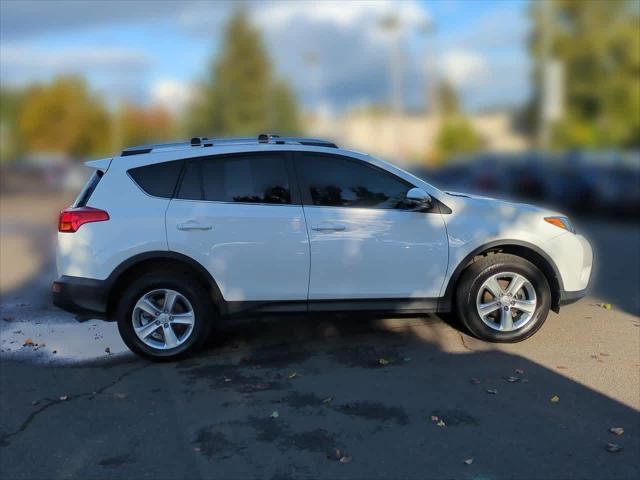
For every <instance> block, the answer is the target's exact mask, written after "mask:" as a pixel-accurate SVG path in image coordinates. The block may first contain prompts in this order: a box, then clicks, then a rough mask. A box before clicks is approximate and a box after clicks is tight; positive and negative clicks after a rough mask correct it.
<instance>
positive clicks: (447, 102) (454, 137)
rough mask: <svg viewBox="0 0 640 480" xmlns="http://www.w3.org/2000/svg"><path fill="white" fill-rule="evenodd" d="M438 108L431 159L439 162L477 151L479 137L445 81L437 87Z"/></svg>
mask: <svg viewBox="0 0 640 480" xmlns="http://www.w3.org/2000/svg"><path fill="white" fill-rule="evenodd" d="M438 108H439V113H440V119H441V125H440V130H439V131H438V135H437V136H436V145H435V152H434V156H433V159H432V160H433V161H435V163H438V164H441V163H443V162H445V161H446V160H448V159H449V158H451V157H453V156H455V155H460V154H464V153H472V152H475V151H477V150H478V148H479V147H480V137H479V136H478V135H477V133H476V132H475V130H474V129H473V126H472V125H471V122H469V120H468V119H467V118H466V117H465V116H464V115H463V114H462V112H461V111H460V102H459V100H458V94H457V93H456V91H455V89H454V88H453V86H452V85H451V84H449V83H447V82H443V83H442V84H441V85H440V86H439V87H438Z"/></svg>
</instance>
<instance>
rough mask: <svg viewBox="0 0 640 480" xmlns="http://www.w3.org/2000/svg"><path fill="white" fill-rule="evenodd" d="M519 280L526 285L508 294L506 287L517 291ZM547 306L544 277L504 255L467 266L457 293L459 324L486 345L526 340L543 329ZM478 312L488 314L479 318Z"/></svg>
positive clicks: (529, 265) (520, 260)
mask: <svg viewBox="0 0 640 480" xmlns="http://www.w3.org/2000/svg"><path fill="white" fill-rule="evenodd" d="M522 278H524V280H525V282H524V283H523V284H522V286H521V287H520V288H519V289H517V290H516V291H515V294H514V292H512V291H509V290H510V289H509V287H512V288H511V290H513V289H516V288H517V287H518V285H520V283H521V280H520V279H522ZM494 280H495V281H497V283H498V285H497V286H496V284H495V283H494ZM515 280H517V281H516V282H515V283H512V282H514V281H515ZM498 289H499V290H498ZM493 291H495V292H496V293H497V295H494V294H493V293H492V292H493ZM509 293H511V296H509ZM496 305H497V306H498V308H497V309H496V308H495V307H496ZM550 305H551V290H550V288H549V283H548V282H547V278H546V277H545V276H544V274H543V273H542V272H541V271H540V270H539V269H538V268H537V267H536V266H535V265H534V264H532V263H531V262H529V261H527V260H525V259H524V258H521V257H518V256H515V255H509V254H504V253H498V254H493V255H488V256H486V257H484V258H482V259H480V260H478V261H476V262H474V263H472V264H471V265H469V267H467V269H466V270H465V271H464V272H463V273H462V276H461V278H460V282H459V283H458V287H457V291H456V310H457V313H458V316H459V318H460V320H461V322H462V324H463V325H464V326H465V327H466V328H467V330H468V331H469V332H470V333H471V334H472V335H474V336H475V337H477V338H480V339H482V340H486V341H489V342H500V343H514V342H520V341H522V340H525V339H527V338H529V337H530V336H531V335H533V334H534V333H536V332H537V331H538V330H539V329H540V327H542V324H543V323H544V321H545V320H546V318H547V315H548V314H549V308H550ZM480 311H482V312H483V313H485V312H490V313H486V314H485V315H482V316H481V315H480ZM503 315H504V316H503Z"/></svg>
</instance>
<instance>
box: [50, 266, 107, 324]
mask: <svg viewBox="0 0 640 480" xmlns="http://www.w3.org/2000/svg"><path fill="white" fill-rule="evenodd" d="M51 294H52V296H53V304H54V305H55V306H56V307H59V308H61V309H63V310H66V311H67V312H71V313H75V314H77V315H80V316H83V317H92V318H104V317H106V313H107V297H108V288H107V282H106V281H104V280H94V279H92V278H82V277H70V276H67V275H63V276H62V277H60V278H58V279H57V280H56V281H54V282H53V284H52V285H51Z"/></svg>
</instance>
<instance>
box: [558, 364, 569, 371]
mask: <svg viewBox="0 0 640 480" xmlns="http://www.w3.org/2000/svg"><path fill="white" fill-rule="evenodd" d="M556 368H557V369H558V370H566V369H567V367H565V366H564V365H556Z"/></svg>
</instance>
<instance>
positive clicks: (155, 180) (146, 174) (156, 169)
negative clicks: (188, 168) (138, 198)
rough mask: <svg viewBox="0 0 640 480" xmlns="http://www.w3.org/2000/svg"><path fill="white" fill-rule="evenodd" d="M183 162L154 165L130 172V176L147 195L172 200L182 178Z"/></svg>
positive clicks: (176, 161)
mask: <svg viewBox="0 0 640 480" xmlns="http://www.w3.org/2000/svg"><path fill="white" fill-rule="evenodd" d="M181 168H182V160H174V161H171V162H162V163H154V164H153V165H145V166H144V167H137V168H132V169H130V170H128V173H129V176H130V177H131V178H132V179H133V181H134V182H136V184H138V186H139V187H140V188H141V189H142V190H143V191H144V192H146V193H147V194H149V195H152V196H154V197H162V198H171V197H173V192H174V190H175V188H176V183H177V182H178V177H180V170H181Z"/></svg>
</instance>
